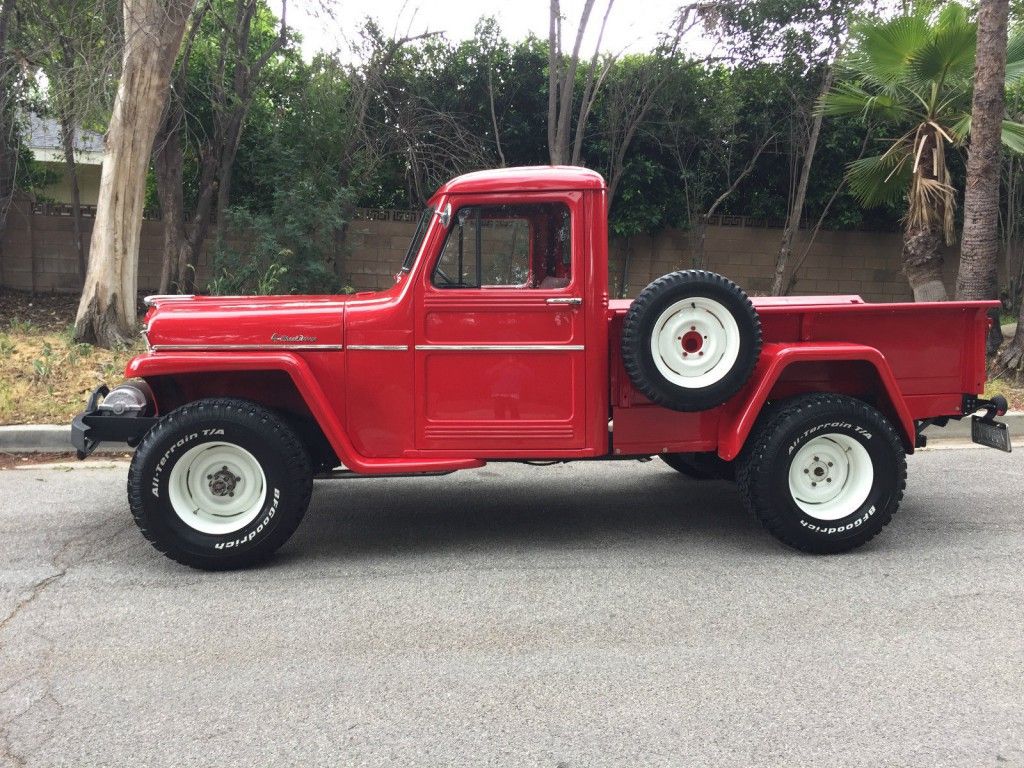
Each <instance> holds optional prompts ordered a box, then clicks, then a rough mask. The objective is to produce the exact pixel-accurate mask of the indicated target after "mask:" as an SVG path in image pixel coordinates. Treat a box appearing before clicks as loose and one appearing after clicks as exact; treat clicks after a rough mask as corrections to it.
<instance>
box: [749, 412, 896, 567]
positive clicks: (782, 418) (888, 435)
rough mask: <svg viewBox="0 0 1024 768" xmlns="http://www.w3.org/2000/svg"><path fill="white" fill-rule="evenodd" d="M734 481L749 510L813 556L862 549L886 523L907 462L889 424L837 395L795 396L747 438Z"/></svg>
mask: <svg viewBox="0 0 1024 768" xmlns="http://www.w3.org/2000/svg"><path fill="white" fill-rule="evenodd" d="M739 462H740V465H739V472H738V476H737V480H738V482H739V486H740V489H741V490H742V491H743V493H744V496H745V497H746V502H747V506H748V507H749V508H750V509H751V510H752V511H753V512H754V514H755V515H757V517H758V518H759V519H760V520H761V522H762V523H763V524H764V526H765V527H766V528H767V529H768V531H769V532H770V533H771V534H772V535H773V536H775V537H776V538H777V539H779V540H780V541H782V542H784V543H786V544H788V545H790V546H792V547H795V548H796V549H799V550H803V551H804V552H813V553H820V554H825V553H834V552H845V551H847V550H850V549H854V548H855V547H859V546H861V545H862V544H864V543H865V542H867V541H869V540H870V539H871V538H873V537H874V536H875V535H876V534H877V533H878V532H879V531H881V530H882V528H883V527H885V526H886V525H888V523H889V521H890V520H891V519H892V516H893V514H894V513H895V512H896V510H897V508H898V507H899V504H900V500H901V499H902V498H903V489H904V488H905V487H906V480H907V461H906V454H905V451H904V449H903V445H902V443H901V442H900V438H899V436H898V435H897V434H896V430H895V429H893V427H892V424H890V423H889V420H888V419H886V418H885V416H883V415H882V414H881V413H880V412H879V411H877V410H876V409H875V408H872V407H871V406H870V405H868V404H867V403H864V402H862V401H860V400H856V399H854V398H851V397H844V396H840V395H826V394H814V395H805V396H802V397H798V398H794V399H793V400H791V401H789V402H786V403H783V404H782V405H781V406H779V407H778V408H776V409H774V410H773V411H772V413H771V415H770V416H769V417H768V418H767V419H766V420H765V422H764V423H763V424H761V425H759V427H758V428H757V429H756V430H755V432H754V434H752V435H751V437H750V439H749V441H748V443H747V446H746V447H745V448H744V452H743V455H742V456H741V457H740V459H739Z"/></svg>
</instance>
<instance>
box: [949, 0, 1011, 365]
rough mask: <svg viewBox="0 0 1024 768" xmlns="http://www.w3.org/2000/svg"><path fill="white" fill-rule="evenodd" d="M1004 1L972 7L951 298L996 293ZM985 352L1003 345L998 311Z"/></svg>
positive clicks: (1003, 108) (1006, 8)
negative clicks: (965, 142) (959, 229)
mask: <svg viewBox="0 0 1024 768" xmlns="http://www.w3.org/2000/svg"><path fill="white" fill-rule="evenodd" d="M1009 14H1010V0H981V2H980V3H979V4H978V44H977V53H976V54H975V57H974V95H973V97H972V100H971V144H970V149H969V151H968V154H967V180H966V182H965V184H964V187H965V188H964V228H963V234H962V235H961V238H960V267H959V269H958V270H957V274H956V298H957V299H961V300H963V299H994V298H996V296H997V294H998V282H999V281H998V277H997V266H996V261H997V258H998V255H999V187H1000V179H999V175H1000V170H1001V169H1002V158H1001V157H1000V152H999V143H1000V141H999V134H1000V132H1001V129H1002V123H1003V119H1004V118H1005V117H1006V94H1005V88H1004V81H1005V79H1006V27H1007V23H1008V21H1009ZM991 316H992V321H993V322H992V324H991V326H990V328H989V334H988V344H987V349H986V351H987V352H988V354H989V356H991V355H994V354H995V353H996V352H997V351H998V350H999V346H1000V345H1001V344H1002V343H1003V332H1002V329H1001V328H1000V327H999V310H998V309H994V310H992V312H991Z"/></svg>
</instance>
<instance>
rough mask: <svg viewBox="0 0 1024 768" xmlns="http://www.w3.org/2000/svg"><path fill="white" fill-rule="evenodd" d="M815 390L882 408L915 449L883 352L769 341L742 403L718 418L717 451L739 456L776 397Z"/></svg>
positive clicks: (906, 446)
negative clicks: (728, 413) (853, 398)
mask: <svg viewBox="0 0 1024 768" xmlns="http://www.w3.org/2000/svg"><path fill="white" fill-rule="evenodd" d="M816 391H830V392H836V393H837V394H846V395H850V396H851V397H855V398H857V399H860V400H864V401H865V402H868V403H869V404H871V405H873V406H874V407H875V408H877V409H878V410H879V411H881V412H882V413H883V414H884V415H885V416H886V417H887V418H888V419H889V420H890V421H891V422H892V423H893V425H894V426H895V427H896V431H897V433H898V434H899V436H900V440H901V442H902V443H903V447H904V450H906V452H907V453H913V452H914V436H915V431H914V420H913V418H912V417H911V415H910V411H909V409H908V408H907V404H906V401H905V400H904V398H903V395H902V393H901V392H900V389H899V386H898V384H897V383H896V377H895V376H894V375H893V373H892V369H891V368H890V366H889V363H888V361H887V360H886V359H885V356H884V355H883V354H882V353H881V352H880V351H879V350H877V349H875V348H874V347H868V346H865V345H860V344H845V343H827V342H825V343H801V344H787V345H781V344H766V345H764V348H763V349H762V352H761V360H760V361H759V363H758V366H757V368H756V369H755V371H754V375H753V376H752V377H751V380H750V382H749V384H748V386H747V388H746V389H745V394H741V395H740V396H738V397H737V398H735V400H736V401H737V402H739V403H740V405H739V407H738V408H737V409H736V410H735V411H734V412H733V413H732V414H731V417H730V418H724V419H722V420H721V422H720V426H719V435H718V455H719V456H720V457H721V458H723V459H725V460H726V461H731V460H733V459H735V458H736V456H738V455H739V453H740V451H741V450H742V449H743V446H744V444H745V443H746V441H747V438H748V437H749V436H750V433H751V431H752V430H753V428H754V425H755V423H756V422H757V419H758V417H759V416H760V415H761V413H762V411H763V410H764V407H765V405H766V404H767V403H768V402H770V401H774V400H781V399H787V398H789V397H794V396H796V395H800V394H807V393H810V392H816Z"/></svg>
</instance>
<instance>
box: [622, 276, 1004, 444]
mask: <svg viewBox="0 0 1024 768" xmlns="http://www.w3.org/2000/svg"><path fill="white" fill-rule="evenodd" d="M751 300H752V302H753V304H754V306H755V307H756V308H757V311H758V314H759V315H760V317H761V325H762V338H763V346H762V353H761V362H760V363H759V364H758V367H757V369H755V371H754V375H753V376H752V377H751V380H750V382H749V383H748V384H747V386H746V387H744V389H742V390H741V391H740V392H739V393H738V394H736V395H735V396H734V397H733V398H731V399H730V400H729V401H728V402H726V403H725V404H723V405H721V406H719V407H718V408H714V409H712V410H709V411H703V412H699V413H680V412H677V411H671V410H668V409H666V408H662V407H660V406H657V405H653V404H651V403H650V402H649V401H648V400H647V399H646V398H645V397H644V396H643V395H642V394H640V393H639V392H637V391H636V390H635V389H634V388H633V386H632V383H631V382H630V380H629V377H628V375H627V374H626V371H625V368H624V367H623V364H622V358H621V354H620V343H619V339H620V336H621V329H622V322H623V320H624V318H625V315H626V312H627V310H628V309H629V305H630V303H631V302H630V301H629V300H612V301H610V302H609V306H608V319H609V324H610V327H609V341H610V344H609V346H610V350H611V352H610V354H611V360H610V370H611V404H612V419H613V424H614V432H613V435H614V438H613V441H614V450H615V452H616V453H622V454H631V453H658V452H666V451H679V452H692V451H715V450H718V449H719V442H720V435H719V429H718V426H719V422H720V421H721V420H722V416H723V415H729V416H730V418H729V419H728V421H729V422H730V423H732V422H733V421H735V417H736V415H737V413H739V412H740V411H742V410H743V408H744V406H745V404H746V403H747V401H748V400H749V399H750V398H751V397H752V395H753V394H754V392H755V390H756V389H757V387H758V385H759V384H760V383H762V382H761V379H763V377H764V376H765V375H766V366H767V365H768V364H769V361H770V360H771V358H772V357H773V356H774V355H776V354H777V353H779V352H781V351H782V350H783V349H791V348H793V347H799V346H802V345H808V346H810V345H815V346H822V345H825V346H828V345H835V346H836V348H837V349H839V348H841V347H842V346H844V345H847V346H848V345H859V346H862V347H867V348H870V349H871V350H877V352H878V353H880V355H881V357H882V358H884V361H883V363H882V365H883V367H884V366H887V367H888V369H889V370H890V371H891V375H892V380H893V381H894V382H895V387H896V389H897V390H898V398H899V399H901V400H902V402H903V405H902V406H901V405H900V404H899V403H893V402H890V399H889V398H886V397H884V396H883V393H882V392H880V391H879V390H880V388H881V384H880V382H879V376H878V373H877V372H876V370H875V369H874V367H873V366H872V365H870V364H868V363H866V362H864V361H861V360H839V359H837V360H834V361H815V362H802V363H801V362H798V363H795V364H793V365H790V366H788V367H786V368H785V370H784V372H783V373H782V375H781V376H780V377H779V379H778V380H777V381H775V382H773V383H772V384H771V388H770V393H769V395H768V399H769V400H774V399H779V398H784V397H791V396H793V395H796V394H800V393H802V392H814V391H828V392H839V393H844V394H849V395H853V396H857V397H861V398H863V399H865V400H868V401H870V402H874V403H876V404H877V406H878V407H879V408H880V409H881V410H882V411H883V412H887V415H890V417H892V418H893V420H894V421H897V419H896V416H897V415H898V414H897V413H896V411H899V412H900V413H901V414H902V415H903V420H904V421H906V420H907V417H909V419H912V420H913V421H918V420H922V419H928V418H935V417H940V416H960V415H962V404H963V396H964V395H965V394H978V393H980V392H981V391H982V390H983V389H984V385H985V336H986V331H987V328H988V322H989V319H988V316H987V312H988V311H989V310H990V309H992V308H994V307H997V306H998V302H993V301H973V302H930V303H896V304H872V303H867V302H865V301H864V300H863V299H862V298H861V297H859V296H791V297H789V296H787V297H764V298H752V299H751ZM837 357H841V355H837ZM901 409H902V410H901ZM680 436H685V439H680ZM908 448H909V450H913V445H912V444H911V445H910V446H908ZM725 458H731V456H726V457H725Z"/></svg>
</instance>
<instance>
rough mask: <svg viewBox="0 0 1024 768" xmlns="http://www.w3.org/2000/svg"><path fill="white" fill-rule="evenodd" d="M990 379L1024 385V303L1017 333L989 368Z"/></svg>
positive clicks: (1022, 303) (1018, 319)
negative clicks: (1000, 379) (999, 379)
mask: <svg viewBox="0 0 1024 768" xmlns="http://www.w3.org/2000/svg"><path fill="white" fill-rule="evenodd" d="M989 376H990V378H993V379H995V378H1002V379H1006V380H1007V381H1009V382H1010V383H1011V384H1017V385H1018V386H1021V385H1024V302H1021V311H1020V313H1019V316H1018V317H1017V332H1016V333H1014V334H1013V338H1012V339H1010V342H1009V343H1008V344H1007V345H1006V346H1005V347H1003V348H1002V350H1001V351H999V352H998V353H997V354H996V356H995V358H994V359H993V361H992V364H991V366H990V367H989Z"/></svg>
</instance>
